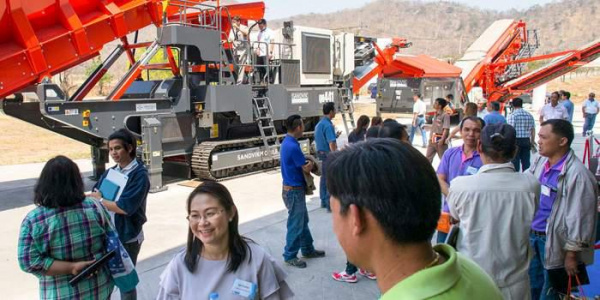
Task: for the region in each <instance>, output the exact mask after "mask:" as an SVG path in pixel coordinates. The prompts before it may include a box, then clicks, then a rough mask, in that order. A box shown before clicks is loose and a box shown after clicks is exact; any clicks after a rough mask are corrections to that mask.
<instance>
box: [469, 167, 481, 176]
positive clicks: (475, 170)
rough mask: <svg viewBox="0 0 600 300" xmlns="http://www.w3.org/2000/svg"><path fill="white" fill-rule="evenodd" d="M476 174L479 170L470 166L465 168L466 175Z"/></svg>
mask: <svg viewBox="0 0 600 300" xmlns="http://www.w3.org/2000/svg"><path fill="white" fill-rule="evenodd" d="M477 172H479V169H477V168H475V167H472V166H469V167H467V174H469V175H475V174H477Z"/></svg>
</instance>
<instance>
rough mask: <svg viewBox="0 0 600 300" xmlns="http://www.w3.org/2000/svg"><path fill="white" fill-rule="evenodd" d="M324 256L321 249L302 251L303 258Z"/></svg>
mask: <svg viewBox="0 0 600 300" xmlns="http://www.w3.org/2000/svg"><path fill="white" fill-rule="evenodd" d="M324 256H325V251H322V250H316V249H315V250H313V251H312V252H310V253H306V254H304V253H302V257H304V258H317V257H324Z"/></svg>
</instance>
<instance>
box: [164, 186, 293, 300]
mask: <svg viewBox="0 0 600 300" xmlns="http://www.w3.org/2000/svg"><path fill="white" fill-rule="evenodd" d="M187 213H188V216H187V219H188V222H189V230H188V240H187V246H186V248H185V251H181V252H180V253H179V254H177V255H176V256H175V257H174V258H173V259H172V260H171V262H170V263H169V265H168V266H167V268H166V269H165V270H164V272H163V273H162V275H161V276H160V287H159V292H158V297H157V299H209V296H211V295H214V294H218V295H219V298H218V299H268V300H272V299H289V298H291V297H293V295H294V294H293V292H292V291H291V290H290V288H289V286H288V284H287V283H286V281H285V279H286V276H287V275H286V274H285V272H284V271H283V269H282V268H281V267H280V266H279V265H278V264H277V263H276V262H275V260H274V259H273V258H272V257H271V255H269V254H268V253H267V252H265V250H263V249H262V248H261V247H260V246H258V245H257V244H256V243H254V242H253V241H251V240H250V239H248V238H245V237H242V236H241V235H240V234H239V231H238V222H239V218H238V213H237V208H236V206H235V204H234V203H233V199H232V197H231V194H230V193H229V191H228V190H227V188H226V187H225V186H223V185H221V184H219V183H216V182H212V181H207V182H204V183H203V184H201V185H200V186H198V187H197V188H196V189H194V191H193V192H192V193H191V194H190V196H189V197H188V200H187Z"/></svg>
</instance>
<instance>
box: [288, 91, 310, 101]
mask: <svg viewBox="0 0 600 300" xmlns="http://www.w3.org/2000/svg"><path fill="white" fill-rule="evenodd" d="M291 98H292V104H306V103H308V93H292V94H291Z"/></svg>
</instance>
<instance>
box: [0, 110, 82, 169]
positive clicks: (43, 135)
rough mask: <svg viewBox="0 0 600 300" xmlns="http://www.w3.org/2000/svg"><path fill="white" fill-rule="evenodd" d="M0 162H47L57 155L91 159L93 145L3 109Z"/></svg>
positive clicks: (2, 163) (0, 119)
mask: <svg viewBox="0 0 600 300" xmlns="http://www.w3.org/2000/svg"><path fill="white" fill-rule="evenodd" d="M0 128H1V130H2V134H1V135H0V153H2V155H0V165H16V164H25V163H35V162H45V161H47V160H48V159H50V158H52V157H54V156H56V155H59V154H60V155H65V156H67V157H69V158H71V159H79V158H89V157H90V147H89V146H88V145H85V144H83V143H80V142H77V141H75V140H72V139H70V138H67V137H64V136H61V135H59V134H56V133H54V132H51V131H49V130H46V129H43V128H40V127H37V126H34V125H31V124H29V123H26V122H23V121H21V120H18V119H15V118H13V117H9V116H7V115H5V114H4V113H2V112H0Z"/></svg>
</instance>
